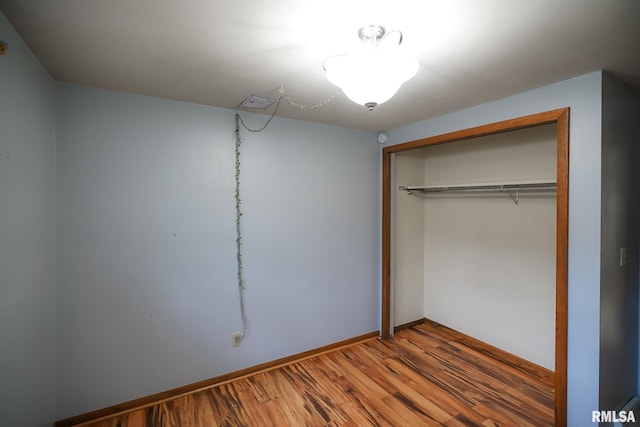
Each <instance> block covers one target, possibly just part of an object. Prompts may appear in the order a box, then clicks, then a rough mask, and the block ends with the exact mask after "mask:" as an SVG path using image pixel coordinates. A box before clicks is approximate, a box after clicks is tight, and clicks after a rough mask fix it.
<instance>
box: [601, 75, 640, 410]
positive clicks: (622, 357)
mask: <svg viewBox="0 0 640 427" xmlns="http://www.w3.org/2000/svg"><path fill="white" fill-rule="evenodd" d="M602 93H603V99H602V101H603V102H602V257H601V288H600V322H601V323H600V408H601V409H603V410H619V409H620V408H622V406H623V405H624V404H625V403H626V402H627V401H628V400H629V399H630V398H631V396H633V395H634V394H635V393H636V391H637V388H638V384H637V375H638V322H637V319H638V256H637V253H638V246H637V245H638V229H637V226H638V224H637V222H638V211H637V200H638V198H637V194H638V189H637V186H638V180H637V173H636V170H637V169H638V167H639V166H640V165H638V164H634V161H633V160H634V159H633V150H634V149H633V146H634V145H636V144H637V143H638V141H637V140H636V139H635V137H636V135H635V127H636V126H637V119H638V117H637V116H636V111H635V106H636V104H637V95H636V94H634V93H633V92H632V91H631V89H630V88H629V87H628V86H626V85H625V84H623V83H621V82H620V81H619V80H617V79H615V78H614V77H613V76H611V75H610V74H608V73H605V74H604V75H603V85H602ZM622 247H626V248H627V251H628V255H629V256H628V258H627V265H626V266H625V267H622V266H620V248H622Z"/></svg>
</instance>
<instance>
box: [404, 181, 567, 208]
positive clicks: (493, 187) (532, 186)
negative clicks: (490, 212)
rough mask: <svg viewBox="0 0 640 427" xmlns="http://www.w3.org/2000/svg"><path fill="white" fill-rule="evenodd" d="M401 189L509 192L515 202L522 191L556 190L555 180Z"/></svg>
mask: <svg viewBox="0 0 640 427" xmlns="http://www.w3.org/2000/svg"><path fill="white" fill-rule="evenodd" d="M399 189H400V190H402V191H406V192H407V194H412V193H489V192H493V193H496V192H497V193H508V194H509V196H511V198H512V199H513V201H514V203H515V204H518V198H519V194H520V192H521V191H555V190H556V183H555V182H527V183H511V184H471V185H449V186H439V187H425V186H407V185H402V186H400V187H399Z"/></svg>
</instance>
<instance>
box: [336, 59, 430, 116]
mask: <svg viewBox="0 0 640 427" xmlns="http://www.w3.org/2000/svg"><path fill="white" fill-rule="evenodd" d="M324 69H325V71H326V73H327V79H328V80H329V81H330V82H331V83H333V84H334V85H336V86H338V87H340V88H341V89H342V91H343V92H344V93H345V95H347V96H348V97H349V99H351V100H352V101H354V102H355V103H357V104H360V105H364V106H366V107H368V108H369V109H370V110H372V109H373V107H375V106H376V105H378V104H382V103H383V102H385V101H387V100H389V99H390V98H391V97H392V96H393V95H395V94H396V92H397V91H398V89H400V86H402V84H403V83H405V82H406V81H408V80H409V79H411V78H412V77H413V76H415V75H416V73H417V72H418V61H417V59H416V58H413V57H411V56H408V55H405V54H403V53H402V52H399V51H398V50H397V49H393V50H390V49H376V48H365V49H363V50H361V51H359V52H357V53H354V54H350V55H339V56H333V57H330V58H327V59H326V60H325V62H324Z"/></svg>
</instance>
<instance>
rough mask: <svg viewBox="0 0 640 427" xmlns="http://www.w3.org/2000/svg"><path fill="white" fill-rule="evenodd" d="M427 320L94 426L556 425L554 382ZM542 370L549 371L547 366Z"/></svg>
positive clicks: (93, 426) (103, 421) (92, 424)
mask: <svg viewBox="0 0 640 427" xmlns="http://www.w3.org/2000/svg"><path fill="white" fill-rule="evenodd" d="M451 332H452V331H450V330H449V329H447V328H444V327H434V326H432V325H431V324H430V323H423V324H420V325H416V326H413V327H411V328H409V329H404V330H401V331H399V332H398V333H397V334H396V335H395V338H394V339H393V340H380V339H375V338H374V339H370V340H367V341H364V342H362V343H359V344H356V345H353V346H350V347H346V348H343V349H340V350H337V351H334V352H330V353H325V354H322V355H319V356H316V357H313V358H310V359H307V360H303V361H301V362H297V363H293V364H290V365H287V366H283V367H280V368H276V369H273V370H270V371H267V372H263V373H259V374H256V375H253V376H250V377H247V378H243V379H239V380H236V381H233V382H229V383H227V384H223V385H220V386H216V387H213V388H211V389H208V390H204V391H199V392H196V393H193V394H190V395H187V396H184V397H179V398H175V399H173V400H170V401H167V402H164V403H161V404H158V405H155V406H150V407H148V408H144V409H140V410H136V411H134V412H130V413H128V414H123V415H120V416H117V417H113V418H108V419H105V420H101V421H97V422H93V423H91V424H87V425H89V426H91V427H138V426H145V427H151V426H154V427H155V426H158V427H174V426H175V427H187V426H189V427H205V426H206V427H215V426H225V427H226V426H251V427H253V426H258V427H259V426H266V427H269V426H277V427H281V426H282V427H286V426H347V427H362V426H393V427H396V426H403V427H404V426H451V427H454V426H456V427H458V426H460V427H462V426H485V427H493V426H495V427H497V426H518V427H524V426H535V427H540V426H552V425H553V416H554V393H553V385H552V383H550V382H549V379H548V378H547V376H545V375H535V373H534V375H532V374H531V373H530V372H525V371H524V370H523V369H521V368H520V364H518V363H515V364H514V363H504V362H503V361H500V360H496V359H494V358H492V357H491V356H489V355H487V354H486V353H485V352H483V351H479V350H478V349H477V348H474V347H473V346H469V345H467V344H466V343H465V342H464V340H461V339H459V335H456V334H454V333H451ZM542 371H544V370H542Z"/></svg>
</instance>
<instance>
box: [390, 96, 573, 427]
mask: <svg viewBox="0 0 640 427" xmlns="http://www.w3.org/2000/svg"><path fill="white" fill-rule="evenodd" d="M552 123H556V126H557V128H556V129H557V175H556V182H557V186H556V337H555V370H554V376H555V425H556V426H558V427H565V426H566V424H567V307H568V292H567V288H568V257H569V252H568V230H569V215H568V213H569V107H567V108H560V109H557V110H551V111H546V112H543V113H538V114H532V115H529V116H524V117H518V118H515V119H510V120H505V121H501V122H497V123H491V124H487V125H482V126H477V127H473V128H469V129H464V130H459V131H455V132H450V133H446V134H442V135H436V136H431V137H428V138H423V139H419V140H415V141H411V142H406V143H403V144H398V145H392V146H389V147H384V149H383V150H382V284H381V285H382V292H381V295H382V302H381V306H382V312H381V316H380V318H381V322H382V324H381V326H380V333H381V336H382V338H391V336H392V325H391V300H392V299H391V238H392V236H391V216H392V215H391V213H392V206H391V194H392V189H391V181H392V179H391V178H392V177H391V171H392V156H393V154H395V153H400V152H403V151H407V150H412V149H415V148H422V147H427V146H431V145H437V144H445V143H448V142H454V141H461V140H465V139H471V138H477V137H481V136H487V135H493V134H498V133H503V132H509V131H512V130H517V129H524V128H529V127H535V126H541V125H546V124H552Z"/></svg>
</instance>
